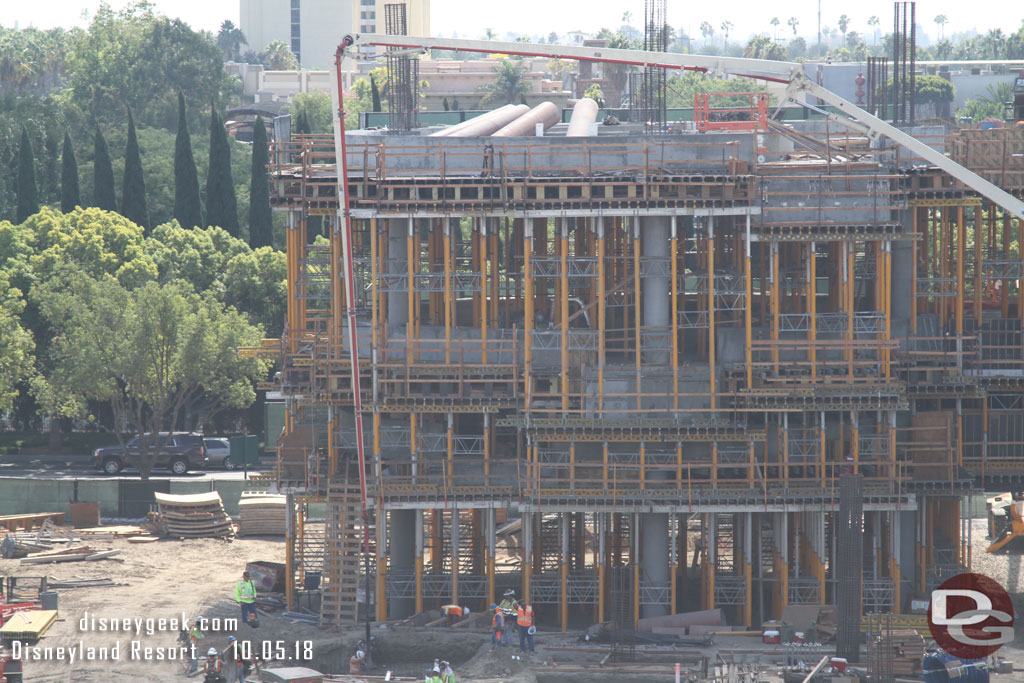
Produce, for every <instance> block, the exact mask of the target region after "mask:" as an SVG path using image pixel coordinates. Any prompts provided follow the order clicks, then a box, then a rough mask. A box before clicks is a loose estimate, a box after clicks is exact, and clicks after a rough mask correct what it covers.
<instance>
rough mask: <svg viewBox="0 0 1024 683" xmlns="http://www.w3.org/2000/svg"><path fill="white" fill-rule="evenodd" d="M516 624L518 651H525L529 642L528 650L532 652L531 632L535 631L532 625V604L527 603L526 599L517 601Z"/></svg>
mask: <svg viewBox="0 0 1024 683" xmlns="http://www.w3.org/2000/svg"><path fill="white" fill-rule="evenodd" d="M516 626H517V627H518V630H519V651H520V652H526V646H527V644H529V646H530V652H533V651H534V650H533V633H534V631H536V629H535V628H534V627H533V605H527V604H526V600H520V601H519V607H518V608H517V609H516Z"/></svg>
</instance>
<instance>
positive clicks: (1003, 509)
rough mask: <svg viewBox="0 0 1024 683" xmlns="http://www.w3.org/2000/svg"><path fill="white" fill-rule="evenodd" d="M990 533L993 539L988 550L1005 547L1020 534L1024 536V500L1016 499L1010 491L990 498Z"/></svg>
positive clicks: (988, 503)
mask: <svg viewBox="0 0 1024 683" xmlns="http://www.w3.org/2000/svg"><path fill="white" fill-rule="evenodd" d="M985 502H986V503H987V507H988V535H989V538H991V539H993V541H992V545H990V546H989V547H988V548H987V552H990V553H994V552H998V551H999V550H1001V549H1003V548H1005V547H1006V546H1007V544H1009V543H1010V541H1012V540H1013V539H1015V538H1017V537H1018V536H1024V500H1019V499H1017V500H1015V499H1014V497H1013V496H1012V495H1011V494H1010V493H1008V492H1007V493H1000V494H999V495H998V496H993V497H992V498H988V499H987V500H986V501H985Z"/></svg>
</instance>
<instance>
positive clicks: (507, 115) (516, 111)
mask: <svg viewBox="0 0 1024 683" xmlns="http://www.w3.org/2000/svg"><path fill="white" fill-rule="evenodd" d="M527 110H529V107H527V106H526V105H525V104H506V105H505V106H504V107H500V108H498V109H495V110H494V111H492V112H488V113H486V114H481V115H480V116H477V117H476V118H474V119H470V120H469V121H466V122H465V123H467V124H469V125H467V126H466V127H465V128H460V129H459V130H456V131H452V132H451V133H449V134H448V135H447V136H446V137H449V138H474V137H482V136H484V135H490V134H491V133H493V132H494V131H496V130H498V129H499V128H501V127H502V126H505V125H507V124H508V123H510V122H511V121H515V120H516V119H517V118H519V117H520V116H522V115H523V114H525V113H526V112H527ZM459 125H460V126H461V125H462V124H461V123H460V124H459Z"/></svg>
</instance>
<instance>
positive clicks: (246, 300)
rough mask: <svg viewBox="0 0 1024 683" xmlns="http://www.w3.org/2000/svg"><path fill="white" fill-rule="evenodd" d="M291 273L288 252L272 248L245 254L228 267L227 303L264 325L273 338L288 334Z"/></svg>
mask: <svg viewBox="0 0 1024 683" xmlns="http://www.w3.org/2000/svg"><path fill="white" fill-rule="evenodd" d="M287 270H288V263H287V257H286V256H285V254H284V252H282V251H276V250H274V249H271V248H270V247H260V248H259V249H253V250H251V251H250V250H245V251H243V252H240V253H237V254H235V255H234V256H232V257H231V258H230V259H228V261H227V264H226V265H225V267H224V275H223V278H224V294H223V298H224V302H225V304H227V305H229V306H234V307H235V308H237V309H238V310H240V311H242V312H243V313H245V314H246V315H248V316H249V320H251V321H252V322H253V323H254V324H257V325H261V326H262V327H263V329H264V330H265V331H266V333H267V335H269V336H270V337H280V336H281V334H282V333H283V332H284V316H285V310H286V308H287V294H288V291H287V289H288V288H287V283H286V275H287Z"/></svg>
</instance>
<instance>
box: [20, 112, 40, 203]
mask: <svg viewBox="0 0 1024 683" xmlns="http://www.w3.org/2000/svg"><path fill="white" fill-rule="evenodd" d="M37 213H39V189H38V188H37V187H36V162H35V154H34V153H33V152H32V140H31V139H30V138H29V137H28V130H27V129H26V128H25V127H24V126H22V127H21V149H19V150H18V213H17V218H16V220H15V222H17V223H24V222H25V219H26V218H28V217H29V216H31V215H33V214H37Z"/></svg>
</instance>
